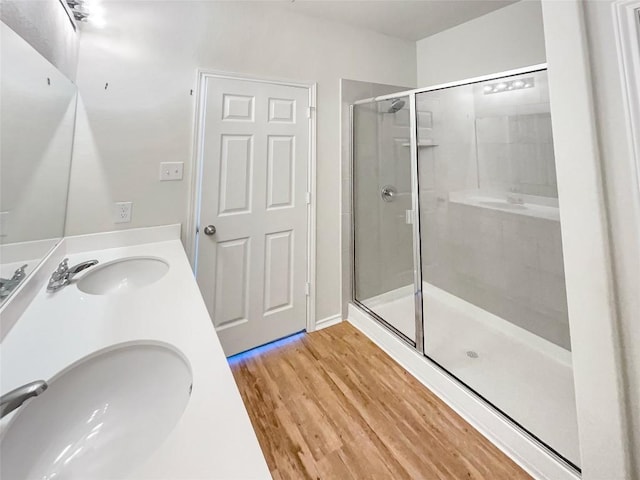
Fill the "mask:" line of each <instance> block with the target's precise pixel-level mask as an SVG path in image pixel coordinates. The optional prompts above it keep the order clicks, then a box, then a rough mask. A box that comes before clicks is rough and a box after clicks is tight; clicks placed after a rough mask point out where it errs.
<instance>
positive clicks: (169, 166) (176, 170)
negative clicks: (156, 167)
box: [160, 162, 184, 182]
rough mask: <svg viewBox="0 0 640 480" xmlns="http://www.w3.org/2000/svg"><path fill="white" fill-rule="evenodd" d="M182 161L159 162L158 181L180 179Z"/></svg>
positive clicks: (182, 166)
mask: <svg viewBox="0 0 640 480" xmlns="http://www.w3.org/2000/svg"><path fill="white" fill-rule="evenodd" d="M183 168H184V162H162V163H160V181H161V182H166V181H171V180H182V170H183Z"/></svg>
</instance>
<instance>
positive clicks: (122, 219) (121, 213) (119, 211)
mask: <svg viewBox="0 0 640 480" xmlns="http://www.w3.org/2000/svg"><path fill="white" fill-rule="evenodd" d="M132 207H133V203H132V202H116V203H115V204H114V205H113V223H129V222H130V221H131V209H132Z"/></svg>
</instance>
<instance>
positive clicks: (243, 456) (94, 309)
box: [0, 239, 271, 480]
mask: <svg viewBox="0 0 640 480" xmlns="http://www.w3.org/2000/svg"><path fill="white" fill-rule="evenodd" d="M67 256H68V257H69V264H70V265H74V264H76V263H79V262H82V261H85V260H89V259H94V258H95V259H97V260H99V261H100V263H105V262H108V261H110V260H115V259H120V258H123V257H130V256H154V257H160V258H162V259H164V260H165V261H166V262H168V263H169V266H170V267H169V271H168V272H167V274H166V275H165V276H164V277H162V278H161V279H160V280H159V281H157V282H156V283H154V284H152V285H149V286H147V287H144V288H139V289H137V290H135V291H132V292H130V293H116V294H111V295H90V294H86V293H83V292H81V291H80V290H78V288H77V286H76V285H75V284H74V283H72V284H71V285H69V286H67V287H65V288H63V289H61V290H60V291H58V292H56V293H54V294H48V293H46V292H45V287H44V286H43V287H42V289H41V291H40V292H39V293H38V294H37V296H36V297H35V299H34V300H33V301H32V302H31V304H30V305H29V307H28V308H27V309H26V311H25V312H24V313H23V315H22V316H21V318H20V319H19V321H18V322H17V323H16V324H15V326H14V327H13V328H12V329H11V331H10V332H9V333H8V335H7V336H6V338H5V339H4V341H3V342H2V349H1V352H0V359H1V365H0V369H1V370H0V374H1V378H2V385H1V390H2V392H6V391H9V390H11V389H13V388H15V387H17V386H20V385H23V384H25V383H27V382H31V381H33V380H39V379H44V380H48V379H50V378H51V377H53V376H54V375H56V374H57V373H58V372H59V371H61V370H63V369H64V368H65V367H67V366H69V365H70V364H72V363H74V362H76V361H78V360H80V359H82V358H83V357H85V356H86V355H89V354H91V353H93V352H95V351H97V350H101V349H104V348H107V347H110V346H113V345H115V344H119V343H123V342H135V341H141V340H142V341H145V340H151V341H160V342H165V343H168V344H170V345H172V346H174V347H175V348H177V349H178V350H180V351H181V352H182V353H183V354H184V355H185V356H186V358H187V359H188V360H189V362H190V364H191V369H192V374H193V391H192V394H191V398H190V400H189V402H188V404H187V407H186V409H185V411H184V414H183V415H182V417H181V419H180V420H179V422H178V424H177V425H176V427H175V429H174V430H173V431H172V432H171V433H170V434H169V436H168V437H167V439H166V440H165V441H164V443H163V444H162V445H161V446H160V448H158V450H156V451H155V453H153V454H152V455H151V456H150V457H149V458H148V459H147V460H146V461H144V462H143V463H142V464H141V465H140V466H139V467H138V468H137V469H136V470H133V471H132V472H131V474H130V477H129V478H131V479H136V480H142V479H163V480H172V479H204V478H206V479H224V480H231V479H270V478H271V475H270V473H269V470H268V468H267V464H266V462H265V459H264V456H263V454H262V451H261V450H260V446H259V444H258V441H257V438H256V435H255V432H254V431H253V428H252V426H251V422H250V420H249V417H248V415H247V412H246V410H245V407H244V404H243V402H242V398H241V397H240V394H239V392H238V388H237V386H236V384H235V381H234V379H233V375H232V374H231V370H230V369H229V366H228V364H227V361H226V358H225V355H224V353H223V350H222V347H221V345H220V342H219V340H218V337H217V335H216V333H215V330H214V328H213V325H212V323H211V321H210V319H209V315H208V312H207V310H206V308H205V305H204V302H203V301H202V298H201V296H200V292H199V289H198V287H197V284H196V282H195V279H194V277H193V273H192V271H191V268H190V266H189V262H188V260H187V257H186V255H185V252H184V250H183V247H182V244H181V243H180V240H177V239H176V240H169V241H160V242H155V243H146V244H140V245H134V246H124V247H118V248H109V249H104V250H94V251H85V252H83V253H76V254H73V253H68V255H67ZM90 270H91V269H89V270H87V272H89V271H90ZM76 278H77V279H80V278H82V274H80V275H78V276H77V277H76ZM34 401H37V399H35V400H34ZM10 417H11V415H9V416H7V417H5V418H4V419H3V422H2V424H0V427H1V426H6V424H7V423H8V421H10Z"/></svg>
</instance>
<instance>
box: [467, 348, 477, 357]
mask: <svg viewBox="0 0 640 480" xmlns="http://www.w3.org/2000/svg"><path fill="white" fill-rule="evenodd" d="M479 356H480V355H478V354H477V353H476V352H474V351H473V350H467V357H469V358H478V357H479Z"/></svg>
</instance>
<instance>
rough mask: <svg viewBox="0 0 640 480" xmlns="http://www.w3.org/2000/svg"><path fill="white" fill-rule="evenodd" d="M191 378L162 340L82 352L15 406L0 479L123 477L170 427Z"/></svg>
mask: <svg viewBox="0 0 640 480" xmlns="http://www.w3.org/2000/svg"><path fill="white" fill-rule="evenodd" d="M191 382H192V375H191V368H190V367H189V365H188V364H187V362H186V361H185V360H184V359H183V357H182V356H181V355H180V354H179V353H177V351H175V350H174V349H173V348H171V347H169V346H168V345H167V346H164V345H159V344H128V345H119V346H117V347H116V348H113V349H108V350H103V351H101V352H99V353H96V354H93V355H90V356H88V357H85V358H84V359H82V360H80V361H79V362H77V363H76V364H74V365H72V366H71V367H69V368H67V369H65V370H64V371H62V372H61V373H60V374H58V375H56V376H55V377H54V378H53V379H52V380H51V381H50V382H49V388H48V389H47V390H45V391H44V392H43V393H42V394H41V395H40V396H38V397H35V398H33V399H31V400H30V401H28V403H25V404H24V405H23V406H22V407H21V408H20V410H18V413H17V415H16V416H15V417H14V418H13V419H12V421H11V423H10V424H9V426H8V427H7V429H6V431H5V433H4V435H3V437H2V439H1V440H0V455H1V456H2V464H1V466H0V477H1V478H6V479H13V480H21V479H32V478H33V479H38V480H54V479H55V480H62V479H81V480H89V479H91V480H94V479H96V480H98V479H121V478H124V477H125V476H126V475H127V474H128V473H129V472H130V471H131V470H132V469H133V468H135V467H136V466H137V465H138V464H140V463H142V462H143V461H144V460H145V459H147V458H148V456H149V455H150V454H151V453H153V451H154V450H156V449H157V448H158V446H159V445H160V444H161V443H162V442H163V441H164V439H165V438H166V437H167V435H168V434H169V433H170V432H171V430H172V429H173V428H174V426H175V425H176V423H177V422H178V420H179V419H180V417H181V416H182V413H183V412H184V409H185V407H186V405H187V403H188V401H189V396H190V394H191Z"/></svg>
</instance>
